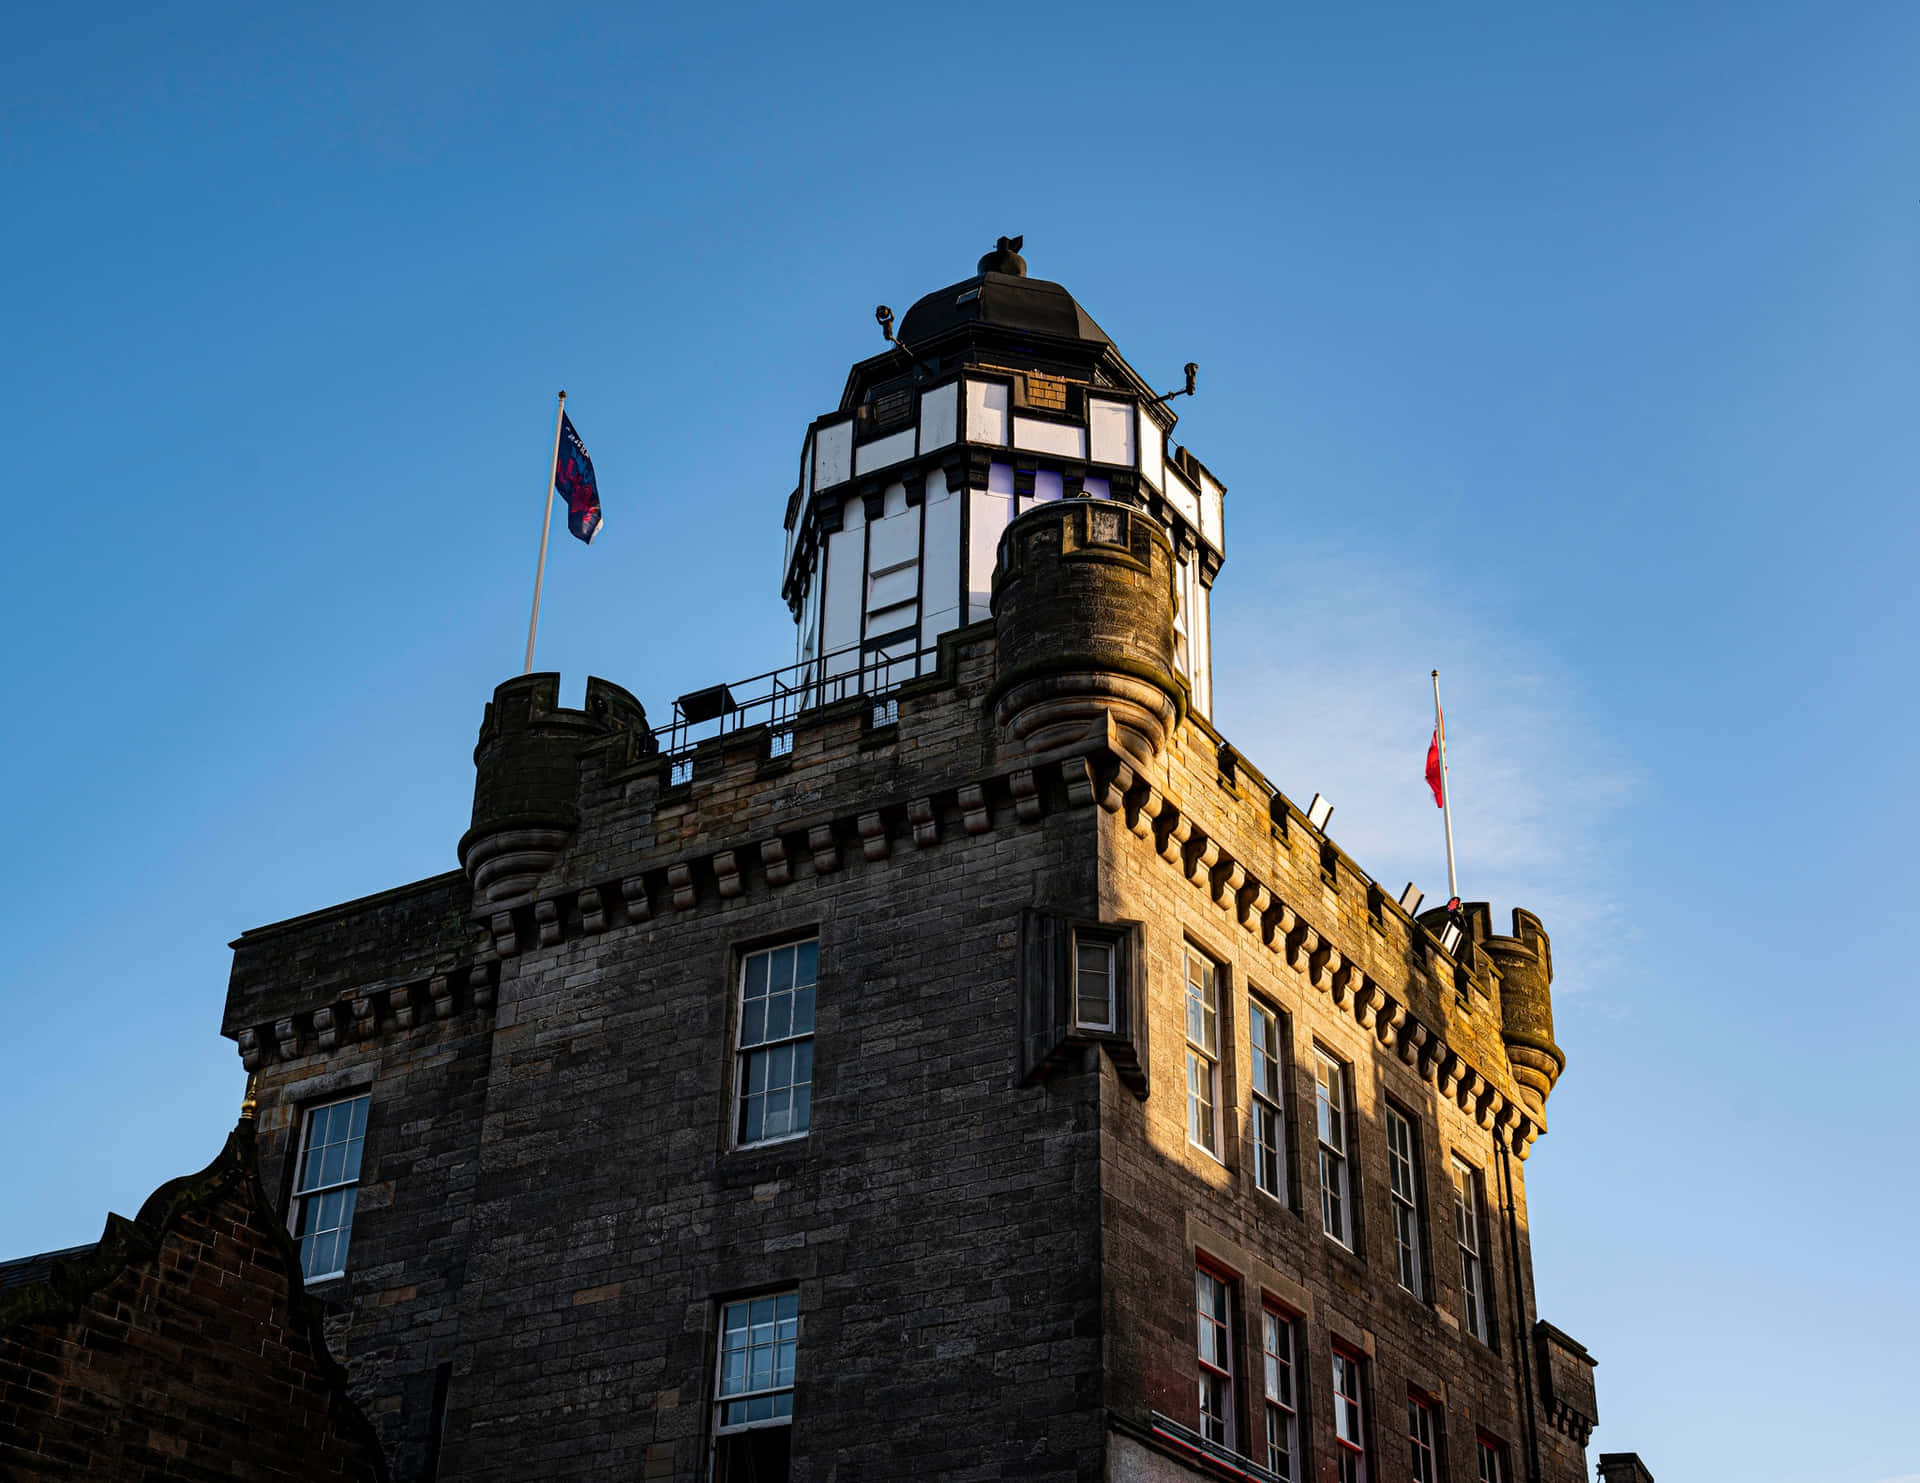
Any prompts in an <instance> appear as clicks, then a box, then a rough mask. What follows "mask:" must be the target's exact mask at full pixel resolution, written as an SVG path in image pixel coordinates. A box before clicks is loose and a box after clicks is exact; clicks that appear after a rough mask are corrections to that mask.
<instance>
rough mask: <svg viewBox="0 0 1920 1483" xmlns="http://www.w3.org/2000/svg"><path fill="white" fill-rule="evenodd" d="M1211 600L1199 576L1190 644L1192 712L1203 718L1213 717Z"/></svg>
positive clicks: (1195, 587) (1189, 635) (1195, 589)
mask: <svg viewBox="0 0 1920 1483" xmlns="http://www.w3.org/2000/svg"><path fill="white" fill-rule="evenodd" d="M1211 611H1212V597H1211V594H1210V593H1208V591H1207V589H1206V585H1205V584H1204V583H1203V582H1201V580H1200V574H1199V572H1197V571H1196V572H1195V573H1194V578H1193V621H1192V623H1190V624H1189V625H1188V627H1189V629H1190V630H1191V632H1189V633H1188V635H1187V643H1188V646H1189V647H1190V648H1191V650H1192V652H1193V682H1192V683H1193V708H1194V709H1195V710H1197V711H1198V712H1200V714H1201V715H1203V716H1211V715H1212V714H1213V624H1212V621H1211Z"/></svg>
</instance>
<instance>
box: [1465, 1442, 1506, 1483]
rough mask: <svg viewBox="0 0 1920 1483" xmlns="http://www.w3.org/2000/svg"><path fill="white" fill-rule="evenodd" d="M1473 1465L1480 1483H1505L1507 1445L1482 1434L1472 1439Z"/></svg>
mask: <svg viewBox="0 0 1920 1483" xmlns="http://www.w3.org/2000/svg"><path fill="white" fill-rule="evenodd" d="M1473 1451H1474V1463H1475V1466H1476V1468H1477V1470H1478V1472H1479V1474H1480V1483H1507V1444H1506V1443H1505V1442H1500V1441H1496V1440H1494V1439H1493V1438H1492V1437H1490V1436H1488V1435H1486V1433H1484V1432H1482V1433H1481V1434H1480V1435H1479V1436H1477V1437H1475V1438H1474V1443H1473Z"/></svg>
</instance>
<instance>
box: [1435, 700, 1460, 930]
mask: <svg viewBox="0 0 1920 1483" xmlns="http://www.w3.org/2000/svg"><path fill="white" fill-rule="evenodd" d="M1433 734H1434V735H1435V736H1437V737H1438V738H1439V739H1440V814H1441V817H1442V818H1444V819H1445V820H1446V821H1447V899H1448V904H1449V905H1452V904H1453V903H1454V902H1456V901H1458V900H1459V899H1460V877H1459V876H1458V875H1456V874H1455V873H1454V869H1453V779H1452V778H1450V777H1448V776H1447V718H1446V717H1445V716H1444V715H1442V714H1441V712H1440V671H1439V670H1437V669H1436V670H1435V671H1434V672H1433Z"/></svg>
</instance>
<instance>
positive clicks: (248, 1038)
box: [234, 1030, 267, 1071]
mask: <svg viewBox="0 0 1920 1483" xmlns="http://www.w3.org/2000/svg"><path fill="white" fill-rule="evenodd" d="M234 1044H235V1047H236V1048H237V1049H238V1050H239V1052H240V1064H241V1065H242V1066H244V1067H246V1069H247V1070H249V1071H258V1070H259V1069H260V1068H261V1067H262V1066H264V1065H266V1064H267V1048H266V1046H265V1045H263V1044H262V1043H261V1040H260V1032H259V1031H258V1030H242V1031H241V1032H240V1033H239V1034H238V1035H236V1036H234Z"/></svg>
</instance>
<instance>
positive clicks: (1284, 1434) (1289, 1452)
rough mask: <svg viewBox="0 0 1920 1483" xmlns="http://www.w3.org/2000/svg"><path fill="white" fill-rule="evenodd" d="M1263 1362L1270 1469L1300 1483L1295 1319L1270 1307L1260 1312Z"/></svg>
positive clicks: (1266, 1449)
mask: <svg viewBox="0 0 1920 1483" xmlns="http://www.w3.org/2000/svg"><path fill="white" fill-rule="evenodd" d="M1260 1360H1261V1371H1262V1373H1261V1377H1260V1379H1261V1399H1262V1401H1263V1402H1264V1405H1263V1408H1262V1409H1263V1410H1264V1411H1265V1413H1266V1435H1265V1438H1264V1440H1265V1444H1266V1445H1265V1451H1264V1456H1265V1459H1266V1468H1267V1471H1268V1472H1270V1473H1272V1474H1274V1475H1275V1476H1276V1477H1280V1478H1284V1479H1286V1480H1287V1483H1300V1385H1299V1375H1298V1371H1297V1370H1296V1368H1295V1366H1294V1337H1293V1319H1291V1318H1290V1317H1288V1316H1287V1315H1286V1314H1285V1313H1282V1312H1281V1311H1280V1310H1279V1309H1278V1308H1274V1307H1272V1306H1266V1305H1263V1306H1262V1307H1261V1309H1260ZM1276 1434H1277V1435H1276Z"/></svg>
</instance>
